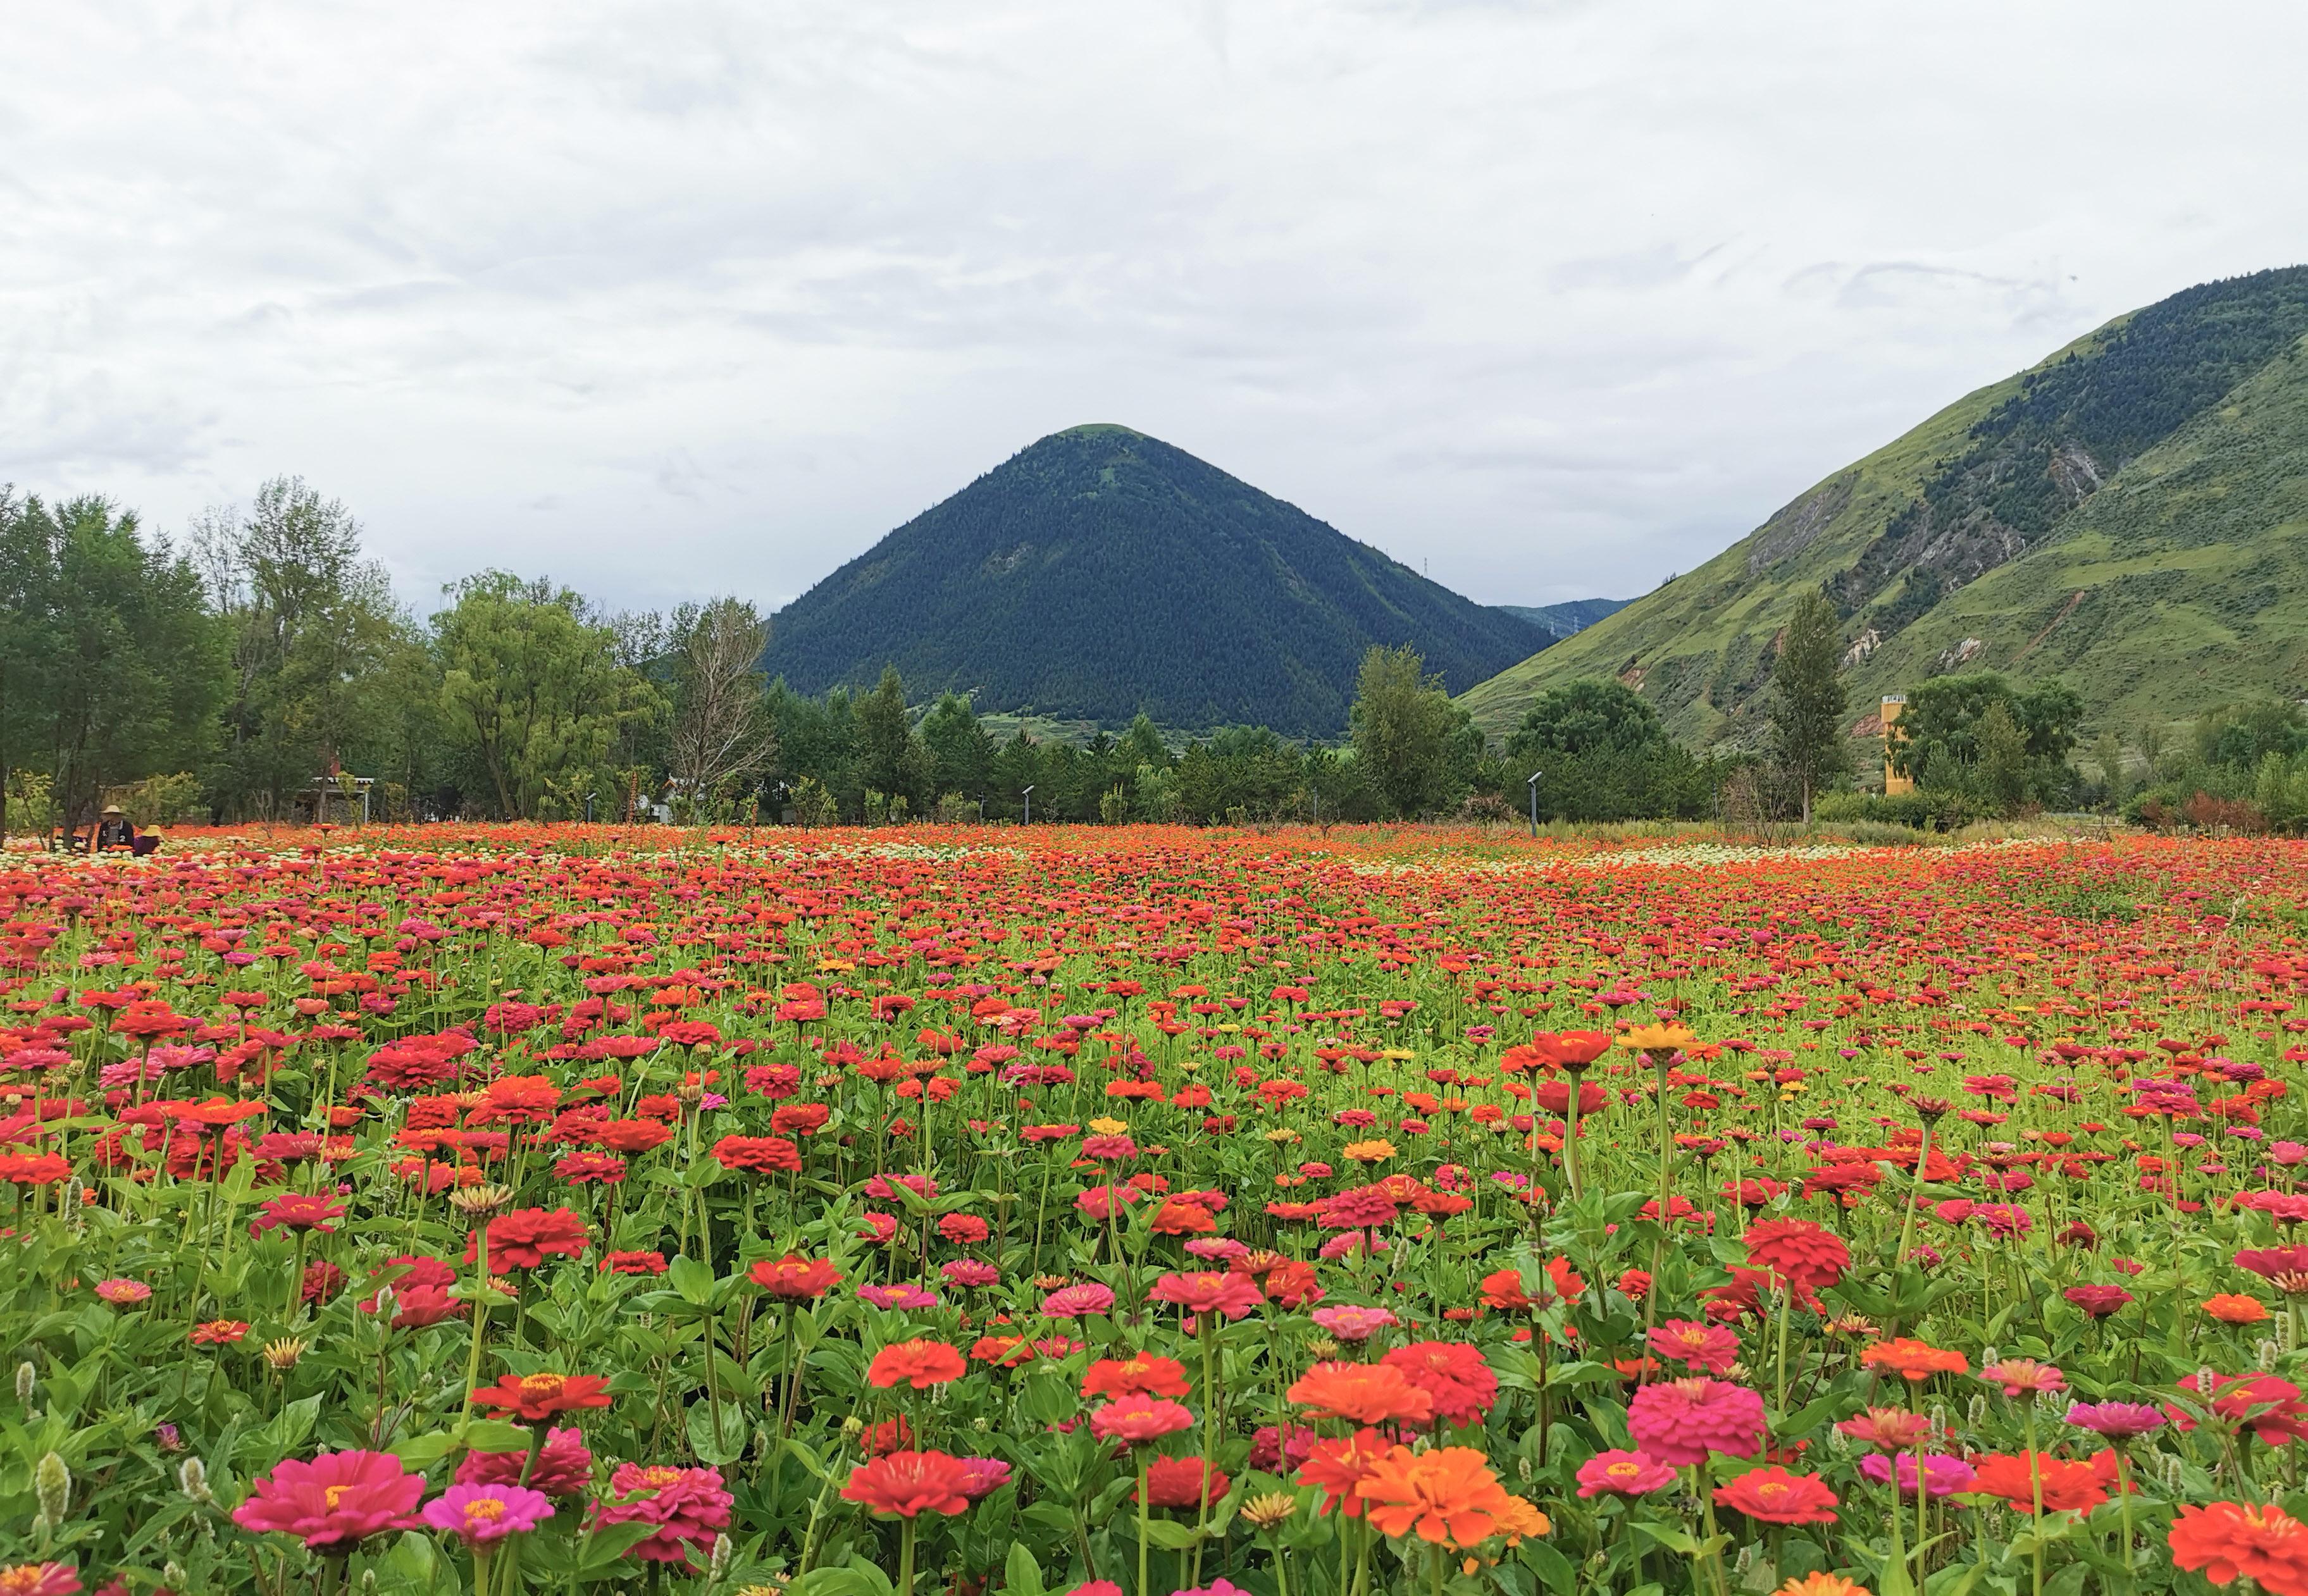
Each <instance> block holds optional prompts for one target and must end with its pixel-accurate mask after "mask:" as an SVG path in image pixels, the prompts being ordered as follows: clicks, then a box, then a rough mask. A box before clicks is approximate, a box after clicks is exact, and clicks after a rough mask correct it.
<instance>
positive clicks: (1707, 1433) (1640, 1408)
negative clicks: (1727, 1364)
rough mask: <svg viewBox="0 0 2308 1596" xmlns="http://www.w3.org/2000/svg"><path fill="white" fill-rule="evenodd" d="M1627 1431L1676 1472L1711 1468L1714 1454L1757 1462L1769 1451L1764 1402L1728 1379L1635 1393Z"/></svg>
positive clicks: (1671, 1383) (1663, 1385)
mask: <svg viewBox="0 0 2308 1596" xmlns="http://www.w3.org/2000/svg"><path fill="white" fill-rule="evenodd" d="M1627 1432H1628V1433H1629V1434H1630V1435H1632V1436H1633V1437H1634V1439H1635V1445H1636V1446H1638V1447H1639V1448H1641V1450H1642V1451H1645V1452H1648V1453H1649V1454H1651V1455H1652V1456H1653V1457H1656V1458H1657V1459H1658V1460H1659V1462H1661V1463H1666V1465H1668V1466H1669V1467H1670V1468H1677V1469H1680V1468H1687V1467H1690V1466H1691V1465H1692V1464H1696V1463H1705V1462H1706V1461H1707V1454H1709V1453H1710V1452H1720V1453H1723V1454H1726V1455H1727V1456H1730V1457H1753V1456H1754V1455H1755V1454H1756V1453H1757V1452H1759V1451H1761V1449H1762V1446H1763V1399H1762V1397H1761V1396H1760V1395H1758V1394H1756V1393H1754V1392H1753V1391H1751V1390H1749V1389H1748V1388H1747V1387H1746V1386H1734V1385H1732V1384H1730V1383H1729V1382H1727V1381H1724V1380H1710V1379H1705V1378H1696V1377H1695V1378H1692V1379H1687V1380H1663V1381H1660V1382H1659V1383H1658V1384H1657V1385H1651V1386H1644V1387H1643V1388H1642V1389H1641V1390H1640V1391H1638V1392H1636V1393H1635V1398H1634V1401H1633V1402H1632V1403H1629V1404H1628V1406H1627Z"/></svg>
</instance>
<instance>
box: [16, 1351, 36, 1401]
mask: <svg viewBox="0 0 2308 1596" xmlns="http://www.w3.org/2000/svg"><path fill="white" fill-rule="evenodd" d="M39 1379H40V1371H39V1369H34V1368H33V1367H32V1365H31V1363H30V1360H27V1361H25V1362H22V1363H19V1364H18V1365H16V1403H17V1405H18V1406H20V1407H25V1408H29V1407H30V1406H31V1405H32V1393H33V1391H34V1390H35V1389H37V1388H38V1386H39Z"/></svg>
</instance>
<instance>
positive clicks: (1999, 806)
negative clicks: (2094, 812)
mask: <svg viewBox="0 0 2308 1596" xmlns="http://www.w3.org/2000/svg"><path fill="white" fill-rule="evenodd" d="M1991 712H1993V713H1992V714H1991ZM2082 718H2083V700H2082V699H2080V698H2079V697H2077V696H2076V692H2075V690H2074V689H2072V688H2071V687H2068V686H2067V685H2065V684H2064V683H2063V682H2044V683H2041V684H2039V685H2037V686H2035V687H2031V688H2029V689H2028V690H2026V691H2021V690H2020V689H2019V688H2017V687H2014V686H2013V685H2012V684H2011V682H2009V681H2007V680H2006V679H2005V678H2004V677H2002V675H2000V674H1997V673H1995V672H1994V671H1975V672H1971V673H1969V674H1965V675H1960V676H1935V677H1933V678H1932V679H1931V680H1930V681H1928V682H1924V683H1922V684H1921V685H1919V686H1916V687H1912V688H1910V689H1908V703H1907V708H1904V709H1903V710H1901V711H1900V713H1899V719H1898V721H1896V722H1894V723H1893V733H1892V736H1891V740H1890V750H1889V752H1890V760H1891V768H1892V769H1894V770H1896V771H1899V773H1900V774H1902V775H1905V776H1909V777H1914V778H1915V781H1916V785H1917V786H1919V787H1921V788H1923V789H1924V790H1925V791H1927V792H1936V793H1948V794H1962V795H1964V796H1966V797H1968V798H1969V799H1971V800H1972V801H1974V802H1977V803H1979V804H1981V805H1984V806H1985V807H1986V808H1987V809H1989V810H1990V811H1994V812H1997V813H2002V812H2008V811H2010V810H2011V809H2012V808H2014V807H2016V806H2018V805H2019V804H2021V803H2026V802H2036V803H2050V802H2058V801H2060V800H2061V799H2063V798H2064V797H2065V796H2066V795H2067V794H2069V793H2070V792H2071V790H2072V788H2073V787H2074V785H2075V773H2074V772H2073V771H2071V769H2069V768H2068V765H2067V758H2068V754H2069V752H2070V751H2071V750H2072V749H2073V748H2074V747H2075V745H2076V725H2077V723H2078V722H2079V721H2080V720H2081V719H2082Z"/></svg>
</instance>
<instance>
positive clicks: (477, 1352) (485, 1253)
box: [457, 1219, 489, 1429]
mask: <svg viewBox="0 0 2308 1596" xmlns="http://www.w3.org/2000/svg"><path fill="white" fill-rule="evenodd" d="M474 1234H475V1236H476V1238H477V1240H476V1242H475V1246H474V1251H473V1259H474V1267H475V1268H476V1269H477V1270H478V1272H479V1273H478V1274H477V1275H476V1277H475V1279H474V1281H473V1296H472V1304H471V1305H472V1309H473V1344H472V1349H471V1351H469V1352H467V1353H466V1355H465V1408H464V1412H462V1413H461V1414H459V1415H458V1418H457V1428H458V1429H464V1427H465V1426H466V1425H467V1424H468V1423H469V1422H471V1420H472V1417H473V1388H474V1387H475V1386H478V1385H479V1384H480V1380H481V1338H482V1336H483V1335H484V1334H486V1333H487V1324H488V1317H489V1223H488V1221H487V1220H486V1219H485V1220H483V1221H481V1223H480V1224H479V1225H478V1227H477V1228H476V1230H475V1232H474Z"/></svg>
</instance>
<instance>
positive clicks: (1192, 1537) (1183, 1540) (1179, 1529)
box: [1146, 1518, 1201, 1551]
mask: <svg viewBox="0 0 2308 1596" xmlns="http://www.w3.org/2000/svg"><path fill="white" fill-rule="evenodd" d="M1146 1540H1147V1544H1148V1545H1150V1546H1158V1547H1160V1548H1161V1549H1163V1550H1165V1551H1184V1550H1185V1549H1187V1548H1188V1547H1190V1546H1192V1545H1193V1544H1194V1542H1195V1541H1197V1540H1201V1536H1200V1535H1198V1534H1196V1533H1195V1532H1194V1527H1193V1525H1192V1524H1181V1523H1172V1522H1171V1521H1170V1520H1168V1519H1167V1518H1150V1519H1148V1520H1147V1521H1146Z"/></svg>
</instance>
